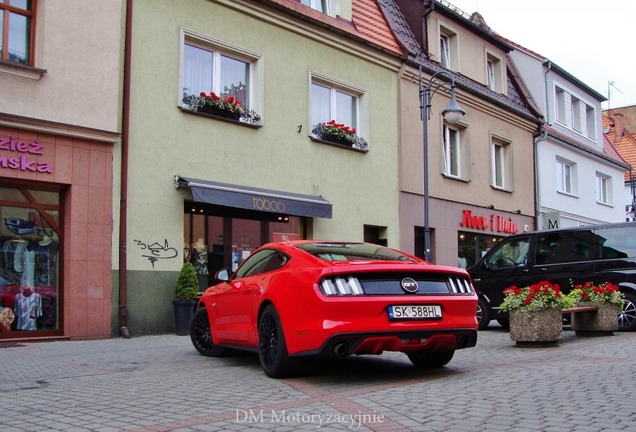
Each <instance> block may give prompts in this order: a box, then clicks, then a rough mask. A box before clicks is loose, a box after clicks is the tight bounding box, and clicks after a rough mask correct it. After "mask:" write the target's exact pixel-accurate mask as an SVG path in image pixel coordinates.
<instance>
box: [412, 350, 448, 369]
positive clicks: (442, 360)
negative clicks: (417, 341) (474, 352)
mask: <svg viewBox="0 0 636 432" xmlns="http://www.w3.org/2000/svg"><path fill="white" fill-rule="evenodd" d="M406 355H407V356H408V358H409V360H411V363H413V365H414V366H415V367H417V368H423V369H434V368H440V367H442V366H445V365H446V364H448V362H449V361H451V360H452V358H453V355H455V350H445V351H416V352H412V353H406Z"/></svg>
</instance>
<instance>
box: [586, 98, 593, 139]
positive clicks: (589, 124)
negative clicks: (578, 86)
mask: <svg viewBox="0 0 636 432" xmlns="http://www.w3.org/2000/svg"><path fill="white" fill-rule="evenodd" d="M585 126H586V129H587V136H588V137H590V138H592V139H596V114H595V110H594V108H593V107H591V106H589V105H585Z"/></svg>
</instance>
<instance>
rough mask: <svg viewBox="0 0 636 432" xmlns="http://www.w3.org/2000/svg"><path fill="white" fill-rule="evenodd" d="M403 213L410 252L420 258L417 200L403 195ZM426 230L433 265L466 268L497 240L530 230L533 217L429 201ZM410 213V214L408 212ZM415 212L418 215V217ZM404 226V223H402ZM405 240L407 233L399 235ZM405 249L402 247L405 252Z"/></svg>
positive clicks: (421, 242) (421, 241) (421, 240)
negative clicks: (408, 227)
mask: <svg viewBox="0 0 636 432" xmlns="http://www.w3.org/2000/svg"><path fill="white" fill-rule="evenodd" d="M402 205H403V210H406V211H404V212H403V213H404V214H407V215H411V216H410V219H409V220H410V221H411V223H412V224H413V231H411V232H412V233H413V234H412V235H413V237H412V239H411V240H410V241H412V242H413V243H412V244H413V251H414V254H415V255H416V256H419V257H424V228H423V227H422V220H423V216H421V215H422V212H421V210H420V209H419V208H418V207H422V206H421V200H418V199H417V197H415V196H412V195H405V196H403V202H402ZM429 209H430V212H431V213H430V230H431V252H432V254H431V255H432V261H433V262H434V263H435V264H441V265H449V266H456V267H461V268H467V267H469V266H471V265H472V264H474V263H475V262H476V261H477V260H478V259H479V258H481V257H482V256H483V255H484V254H485V253H486V252H487V251H488V250H490V248H491V247H492V246H494V245H495V244H496V243H497V242H499V241H500V240H501V239H503V238H505V237H507V236H509V235H511V234H516V233H519V232H525V231H532V230H534V218H533V217H531V216H527V215H524V214H521V213H520V212H517V211H514V212H509V211H503V210H499V209H496V208H494V207H493V208H491V207H490V206H489V207H480V206H474V205H470V204H466V203H461V202H454V201H445V200H440V199H435V198H433V199H431V202H430V206H429ZM408 211H410V213H409V212H408ZM418 211H419V216H418ZM405 223H406V222H405ZM402 234H403V237H402V238H403V239H404V241H406V240H409V239H408V237H407V234H408V233H407V232H404V233H402ZM406 249H407V247H405V250H406Z"/></svg>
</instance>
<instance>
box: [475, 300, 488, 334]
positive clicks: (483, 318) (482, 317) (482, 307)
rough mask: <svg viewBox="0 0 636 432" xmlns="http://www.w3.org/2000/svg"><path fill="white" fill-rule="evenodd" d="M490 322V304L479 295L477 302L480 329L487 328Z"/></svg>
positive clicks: (478, 326)
mask: <svg viewBox="0 0 636 432" xmlns="http://www.w3.org/2000/svg"><path fill="white" fill-rule="evenodd" d="M489 324H490V306H489V305H488V303H487V302H486V300H484V299H482V298H481V297H479V301H478V302H477V328H478V329H479V330H485V329H487V328H488V325H489Z"/></svg>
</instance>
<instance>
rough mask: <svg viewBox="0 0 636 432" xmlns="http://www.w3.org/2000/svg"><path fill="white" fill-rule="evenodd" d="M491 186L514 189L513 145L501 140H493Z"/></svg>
mask: <svg viewBox="0 0 636 432" xmlns="http://www.w3.org/2000/svg"><path fill="white" fill-rule="evenodd" d="M490 152H491V154H490V163H491V185H492V186H493V187H495V188H498V189H506V190H511V189H512V155H511V145H510V143H509V142H506V141H504V140H502V139H499V138H493V140H492V144H491V146H490Z"/></svg>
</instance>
